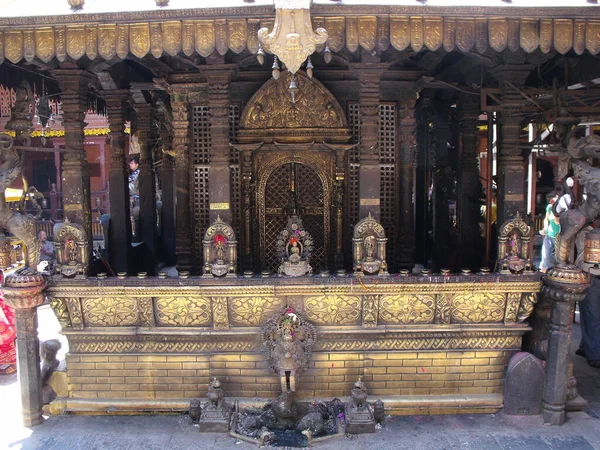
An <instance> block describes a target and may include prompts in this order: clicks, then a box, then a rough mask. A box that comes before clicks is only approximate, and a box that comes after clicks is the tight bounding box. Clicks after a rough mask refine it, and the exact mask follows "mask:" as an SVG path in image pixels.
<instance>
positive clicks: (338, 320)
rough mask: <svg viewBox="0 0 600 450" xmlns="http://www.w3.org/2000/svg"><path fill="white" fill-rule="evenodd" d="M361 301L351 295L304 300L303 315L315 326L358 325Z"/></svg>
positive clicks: (321, 296)
mask: <svg viewBox="0 0 600 450" xmlns="http://www.w3.org/2000/svg"><path fill="white" fill-rule="evenodd" d="M361 306H362V301H361V298H360V297H358V296H353V295H319V296H316V297H307V298H305V299H304V315H305V317H306V318H307V319H308V320H310V321H311V322H313V323H314V324H315V325H356V324H358V323H360V318H361V314H360V313H361V309H362V308H361Z"/></svg>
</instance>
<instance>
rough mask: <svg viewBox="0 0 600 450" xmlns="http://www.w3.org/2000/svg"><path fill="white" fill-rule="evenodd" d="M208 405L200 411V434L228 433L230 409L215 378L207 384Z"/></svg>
mask: <svg viewBox="0 0 600 450" xmlns="http://www.w3.org/2000/svg"><path fill="white" fill-rule="evenodd" d="M206 397H207V398H208V403H206V404H205V405H204V408H203V409H202V416H201V417H200V420H199V422H198V423H199V425H200V431H201V432H209V433H210V432H217V433H226V432H227V431H229V418H230V416H231V408H230V407H229V405H228V404H227V402H225V394H224V392H223V389H222V388H221V382H220V381H219V380H217V379H216V378H215V379H213V380H212V381H211V382H210V383H209V384H208V392H207V394H206Z"/></svg>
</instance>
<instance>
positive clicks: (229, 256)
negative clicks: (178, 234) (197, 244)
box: [202, 216, 237, 277]
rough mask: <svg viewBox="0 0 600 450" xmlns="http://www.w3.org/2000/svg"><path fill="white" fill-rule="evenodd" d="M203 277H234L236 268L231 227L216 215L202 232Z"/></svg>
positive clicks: (235, 245) (235, 242)
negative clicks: (212, 221)
mask: <svg viewBox="0 0 600 450" xmlns="http://www.w3.org/2000/svg"><path fill="white" fill-rule="evenodd" d="M202 246H203V248H204V276H205V277H212V276H215V277H222V276H227V277H235V276H236V275H235V272H236V268H237V241H236V240H235V232H234V231H233V228H232V227H231V226H230V225H229V224H227V223H225V222H223V220H222V219H221V217H219V216H217V218H216V219H215V221H214V223H213V224H212V225H211V226H210V227H208V229H207V230H206V233H204V240H203V241H202Z"/></svg>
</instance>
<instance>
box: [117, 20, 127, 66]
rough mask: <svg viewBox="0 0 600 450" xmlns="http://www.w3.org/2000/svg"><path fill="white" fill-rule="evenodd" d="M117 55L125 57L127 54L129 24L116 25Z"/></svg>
mask: <svg viewBox="0 0 600 450" xmlns="http://www.w3.org/2000/svg"><path fill="white" fill-rule="evenodd" d="M116 50H117V55H118V56H119V58H121V59H125V58H126V57H127V55H128V54H129V25H117V48H116Z"/></svg>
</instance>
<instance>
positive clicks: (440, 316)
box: [435, 294, 454, 325]
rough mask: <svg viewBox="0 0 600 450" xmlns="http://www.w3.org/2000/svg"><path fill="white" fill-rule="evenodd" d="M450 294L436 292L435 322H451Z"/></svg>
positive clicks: (451, 296)
mask: <svg viewBox="0 0 600 450" xmlns="http://www.w3.org/2000/svg"><path fill="white" fill-rule="evenodd" d="M453 297H454V296H453V295H452V294H438V295H437V298H436V302H435V323H439V324H443V325H448V324H450V322H451V309H452V298H453Z"/></svg>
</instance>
